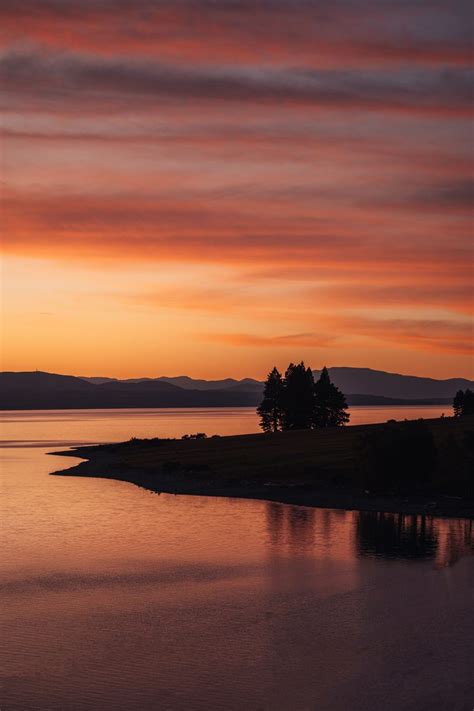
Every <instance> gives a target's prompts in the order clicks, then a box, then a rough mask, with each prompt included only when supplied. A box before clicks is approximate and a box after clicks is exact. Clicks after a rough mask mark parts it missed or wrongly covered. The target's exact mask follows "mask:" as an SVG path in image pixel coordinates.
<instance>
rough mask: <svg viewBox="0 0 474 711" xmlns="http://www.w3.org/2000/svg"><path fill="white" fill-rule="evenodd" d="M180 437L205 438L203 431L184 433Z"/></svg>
mask: <svg viewBox="0 0 474 711" xmlns="http://www.w3.org/2000/svg"><path fill="white" fill-rule="evenodd" d="M181 439H207V434H206V433H205V432H196V434H184V435H183V436H182V437H181Z"/></svg>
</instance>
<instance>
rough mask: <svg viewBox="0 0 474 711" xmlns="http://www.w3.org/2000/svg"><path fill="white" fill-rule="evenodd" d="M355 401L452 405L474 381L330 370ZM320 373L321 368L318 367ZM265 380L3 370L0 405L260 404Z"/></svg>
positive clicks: (18, 407) (26, 407)
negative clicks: (83, 375)
mask: <svg viewBox="0 0 474 711" xmlns="http://www.w3.org/2000/svg"><path fill="white" fill-rule="evenodd" d="M329 372H330V375H331V378H332V380H333V381H334V382H335V383H336V385H338V387H339V388H341V390H342V391H343V392H344V393H345V394H346V397H347V401H348V403H349V405H381V406H383V405H387V406H390V405H428V404H443V405H444V404H450V403H451V401H452V399H453V396H454V394H455V393H456V392H457V390H459V389H466V388H467V387H470V388H471V389H474V382H472V381H470V380H465V379H462V378H452V379H449V380H434V379H432V378H419V377H416V376H409V375H397V374H395V373H385V372H383V371H378V370H371V369H369V368H329ZM314 373H315V376H316V377H318V376H319V371H314ZM262 390H263V383H262V382H259V381H258V380H254V379H252V378H244V379H243V380H235V379H233V378H225V379H223V380H194V379H193V378H189V377H188V376H184V375H183V376H177V377H167V376H161V377H158V378H132V379H127V380H118V379H115V378H107V377H105V376H104V377H80V378H79V377H74V376H70V375H56V374H54V373H43V372H41V371H35V372H25V373H15V372H3V373H0V409H2V410H42V409H70V408H78V409H79V408H125V407H131V408H133V407H136V408H139V407H156V408H158V407H255V406H256V405H258V403H259V402H260V399H261V397H262Z"/></svg>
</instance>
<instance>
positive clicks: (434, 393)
mask: <svg viewBox="0 0 474 711" xmlns="http://www.w3.org/2000/svg"><path fill="white" fill-rule="evenodd" d="M328 370H329V375H330V376H331V380H332V381H333V383H335V385H337V387H338V388H340V389H341V390H342V392H343V393H346V395H349V394H351V393H363V394H364V395H382V396H383V397H394V398H402V399H418V398H421V399H437V398H441V400H444V399H446V398H448V399H452V397H453V394H454V393H455V392H456V391H457V390H459V389H463V388H466V387H472V381H470V380H465V379H464V378H450V379H448V380H435V379H433V378H419V377H417V376H415V375H399V374H398V373H386V372H384V371H382V370H372V369H371V368H328ZM313 372H314V375H315V377H316V376H319V374H320V372H321V371H319V370H315V371H313Z"/></svg>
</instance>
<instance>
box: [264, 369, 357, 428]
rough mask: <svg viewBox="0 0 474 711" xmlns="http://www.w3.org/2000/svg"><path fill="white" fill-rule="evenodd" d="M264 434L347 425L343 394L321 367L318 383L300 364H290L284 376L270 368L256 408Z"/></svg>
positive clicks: (326, 371) (347, 414)
mask: <svg viewBox="0 0 474 711" xmlns="http://www.w3.org/2000/svg"><path fill="white" fill-rule="evenodd" d="M257 413H258V414H259V416H260V427H261V428H262V430H264V431H265V432H278V431H281V430H305V429H317V428H321V427H338V426H341V425H345V424H346V423H347V422H349V413H348V412H347V402H346V398H345V396H344V394H343V393H342V392H341V391H340V390H339V389H338V388H337V387H336V386H335V385H334V383H332V382H331V380H330V377H329V373H328V370H327V368H323V370H322V371H321V376H320V378H319V380H318V381H317V382H315V381H314V378H313V372H312V370H311V368H307V367H306V366H305V364H304V363H303V362H301V363H299V364H297V365H295V364H294V363H290V365H289V366H288V368H287V370H286V373H285V376H284V377H283V376H282V375H281V373H280V372H279V371H278V370H277V368H273V370H272V371H271V373H269V375H268V377H267V380H266V382H265V387H264V391H263V400H262V402H261V403H260V405H259V407H258V408H257Z"/></svg>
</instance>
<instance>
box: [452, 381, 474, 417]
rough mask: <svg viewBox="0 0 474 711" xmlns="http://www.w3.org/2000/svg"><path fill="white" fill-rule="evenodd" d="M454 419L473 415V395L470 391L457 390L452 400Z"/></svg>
mask: <svg viewBox="0 0 474 711" xmlns="http://www.w3.org/2000/svg"><path fill="white" fill-rule="evenodd" d="M453 410H454V416H455V417H465V416H466V415H474V393H473V392H472V390H470V389H469V388H467V390H458V391H457V393H456V395H455V396H454V400H453Z"/></svg>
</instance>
